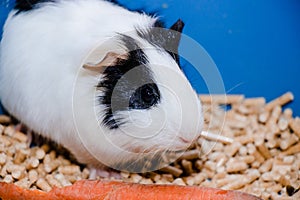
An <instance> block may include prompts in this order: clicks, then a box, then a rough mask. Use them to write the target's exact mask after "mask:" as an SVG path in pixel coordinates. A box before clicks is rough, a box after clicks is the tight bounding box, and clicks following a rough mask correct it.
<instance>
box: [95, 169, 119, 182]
mask: <svg viewBox="0 0 300 200" xmlns="http://www.w3.org/2000/svg"><path fill="white" fill-rule="evenodd" d="M89 170H90V176H89V179H90V180H93V179H98V178H108V179H112V178H113V179H121V178H122V176H121V174H120V171H117V170H114V169H112V168H109V167H101V168H96V167H90V166H89Z"/></svg>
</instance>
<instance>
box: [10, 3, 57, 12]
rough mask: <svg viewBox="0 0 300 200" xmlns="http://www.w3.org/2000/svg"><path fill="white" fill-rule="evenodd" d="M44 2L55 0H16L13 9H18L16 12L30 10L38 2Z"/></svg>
mask: <svg viewBox="0 0 300 200" xmlns="http://www.w3.org/2000/svg"><path fill="white" fill-rule="evenodd" d="M46 2H55V0H16V4H15V9H16V10H17V11H18V12H17V13H16V14H18V13H21V12H26V11H29V10H32V9H34V8H36V6H37V5H38V4H40V3H46Z"/></svg>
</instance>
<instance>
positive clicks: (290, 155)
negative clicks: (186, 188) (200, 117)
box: [0, 92, 300, 200]
mask: <svg viewBox="0 0 300 200" xmlns="http://www.w3.org/2000/svg"><path fill="white" fill-rule="evenodd" d="M293 98H294V97H293V94H292V93H290V92H288V93H286V94H283V95H282V96H280V97H278V98H276V99H274V100H273V101H270V102H269V103H266V100H265V99H264V98H261V97H259V98H248V99H247V98H245V97H244V95H227V96H225V95H212V96H211V95H201V96H200V99H201V100H202V103H203V112H204V121H205V125H204V131H203V132H202V136H201V137H200V138H199V139H198V140H197V142H196V143H195V144H193V145H191V147H190V148H189V149H188V150H187V151H185V152H184V153H183V154H182V155H181V156H180V157H179V158H178V159H177V161H175V162H174V163H171V164H170V165H169V166H166V167H164V168H163V169H160V170H158V171H155V172H147V173H143V174H136V173H129V172H120V177H121V179H122V180H124V181H128V182H134V183H140V184H177V185H190V186H192V185H196V186H206V187H217V188H221V189H230V190H240V191H243V192H247V193H250V194H253V195H257V196H259V197H261V198H262V199H276V200H277V199H278V200H280V199H281V200H283V199H287V200H293V199H300V191H299V188H300V142H299V139H300V118H299V117H295V118H293V111H292V110H291V109H290V108H285V109H283V108H282V106H283V105H285V104H286V103H288V102H290V101H292V100H293ZM223 105H230V106H231V109H230V110H228V111H224V110H223V109H222V108H221V106H223ZM27 143H28V137H27V135H26V134H24V133H22V132H20V131H16V129H15V125H14V124H11V119H10V117H8V116H5V115H0V181H3V182H7V183H15V184H16V185H18V186H20V187H22V188H30V189H41V190H44V191H49V190H51V188H53V187H64V186H68V185H71V184H73V183H74V182H75V181H76V180H80V179H87V178H88V176H89V170H88V169H87V168H84V169H81V168H80V167H79V166H78V165H77V164H75V163H72V162H71V161H69V160H67V159H65V158H64V157H63V155H60V154H59V153H58V152H56V151H55V149H51V148H50V146H48V145H47V144H44V145H42V146H41V147H33V148H29V144H27ZM106 179H107V178H106ZM112 179H114V178H112Z"/></svg>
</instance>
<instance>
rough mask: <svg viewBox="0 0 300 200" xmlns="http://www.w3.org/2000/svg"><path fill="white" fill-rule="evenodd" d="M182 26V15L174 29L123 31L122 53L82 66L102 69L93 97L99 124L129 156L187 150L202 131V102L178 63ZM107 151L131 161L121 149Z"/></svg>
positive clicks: (97, 70) (106, 134)
mask: <svg viewBox="0 0 300 200" xmlns="http://www.w3.org/2000/svg"><path fill="white" fill-rule="evenodd" d="M183 26H184V24H183V22H182V21H181V20H178V21H177V22H176V23H175V24H174V25H173V26H172V27H171V28H170V29H163V28H159V27H153V28H148V29H144V30H143V29H137V30H136V34H128V35H126V34H119V36H118V40H119V42H120V44H121V46H123V47H124V49H125V51H124V52H123V53H120V52H116V51H115V52H114V51H110V52H107V53H106V55H105V56H104V58H102V60H100V62H97V63H96V64H94V65H90V64H86V65H84V68H85V69H87V70H90V71H95V72H97V73H100V74H101V79H100V80H99V81H98V84H97V86H96V96H95V99H96V103H95V107H96V108H97V109H96V115H97V118H98V122H99V126H100V127H101V128H102V130H104V135H105V136H106V137H107V138H108V140H109V141H111V143H112V144H113V145H115V146H116V147H118V148H120V149H121V150H123V151H124V152H127V153H128V152H129V153H130V155H135V156H136V155H139V156H141V155H140V154H142V153H144V154H151V153H153V154H157V153H158V152H166V151H183V150H185V149H186V148H188V147H189V146H190V145H191V144H192V143H193V141H195V139H197V138H198V136H199V135H200V133H201V130H202V125H203V117H202V109H201V104H200V101H199V99H198V97H197V94H196V93H195V91H194V90H193V88H192V86H191V85H190V83H189V81H188V80H187V78H186V77H185V76H184V74H183V72H182V69H181V67H180V64H179V57H178V45H179V41H180V32H181V31H182V29H183ZM109 156H115V157H120V160H121V161H122V160H123V161H124V160H125V159H126V160H130V158H129V157H125V158H122V156H120V153H118V155H109ZM133 157H134V156H133ZM133 157H132V158H133ZM123 161H122V162H123Z"/></svg>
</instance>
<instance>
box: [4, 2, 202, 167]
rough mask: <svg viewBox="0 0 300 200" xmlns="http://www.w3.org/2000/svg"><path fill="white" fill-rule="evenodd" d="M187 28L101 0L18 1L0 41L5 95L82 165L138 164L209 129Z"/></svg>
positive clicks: (17, 112) (14, 109) (8, 104)
mask: <svg viewBox="0 0 300 200" xmlns="http://www.w3.org/2000/svg"><path fill="white" fill-rule="evenodd" d="M183 26H184V24H183V22H182V21H181V20H178V21H177V22H175V23H174V25H172V26H171V27H170V28H169V29H165V28H164V27H163V26H162V23H161V21H160V20H159V19H158V17H155V16H149V15H147V14H145V13H140V12H135V11H130V10H127V9H126V8H124V7H122V6H120V5H118V4H117V3H114V2H110V1H104V0H16V5H15V7H14V9H13V10H12V11H11V12H10V13H9V16H8V18H7V20H6V22H5V26H4V29H3V37H2V41H1V49H0V97H1V102H2V104H3V106H4V107H5V108H6V110H7V111H8V112H9V113H10V114H11V115H12V116H14V117H15V118H17V119H18V120H20V122H22V123H23V124H25V125H26V126H27V127H29V128H30V129H31V130H33V131H34V132H36V133H38V134H40V135H42V136H44V137H46V138H49V139H51V140H53V141H55V142H57V143H58V144H61V145H63V146H64V147H65V148H66V149H68V150H69V151H70V152H71V153H72V154H73V155H74V156H75V158H76V159H77V160H78V161H79V162H81V163H84V164H89V165H90V166H93V167H95V168H97V167H99V168H101V167H102V166H105V165H107V166H109V167H112V168H115V169H118V170H123V169H125V170H128V171H139V170H141V169H144V168H142V167H136V166H135V164H136V165H137V163H138V161H142V163H143V164H142V165H145V163H146V162H150V163H154V162H156V161H157V160H161V158H160V155H162V154H163V153H166V152H177V151H184V150H185V149H186V148H188V147H189V145H190V144H191V143H192V142H193V141H195V140H196V139H197V138H198V137H199V136H200V133H201V130H202V126H203V116H202V108H201V103H200V101H199V99H198V96H197V94H196V92H195V91H194V89H193V88H192V86H191V85H190V83H189V81H188V80H187V78H186V77H185V75H184V73H183V72H182V69H181V67H180V64H179V55H178V45H179V42H180V39H181V37H180V36H181V35H180V33H181V32H182V29H183ZM157 157H159V158H157ZM154 160H156V161H154ZM151 166H155V168H158V167H161V165H160V164H156V165H151ZM150 168H151V167H150ZM150 168H148V169H147V170H149V169H150ZM153 169H154V168H153ZM151 170H152V168H151Z"/></svg>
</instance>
